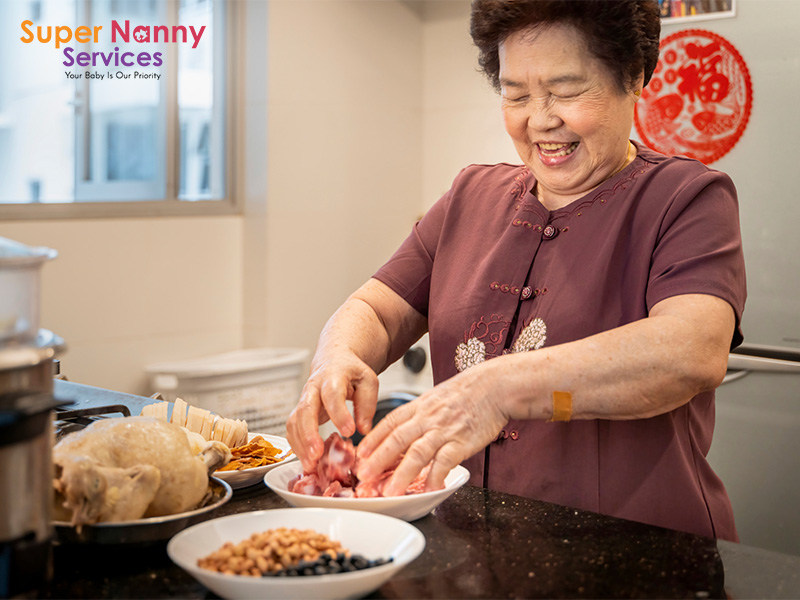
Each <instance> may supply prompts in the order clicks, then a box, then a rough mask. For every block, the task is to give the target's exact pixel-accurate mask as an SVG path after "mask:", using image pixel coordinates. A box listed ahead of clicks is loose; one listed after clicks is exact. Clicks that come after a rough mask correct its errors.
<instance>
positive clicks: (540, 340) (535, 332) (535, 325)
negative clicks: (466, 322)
mask: <svg viewBox="0 0 800 600" xmlns="http://www.w3.org/2000/svg"><path fill="white" fill-rule="evenodd" d="M492 317H493V318H492V321H491V323H492V324H494V325H497V324H506V325H507V322H506V321H503V320H502V317H500V318H498V316H497V315H492ZM488 330H489V328H488V327H486V323H485V322H484V320H483V318H481V320H480V321H479V322H478V323H475V324H473V325H472V327H471V328H470V330H469V332H468V333H467V335H465V336H464V337H465V338H467V336H468V335H469V334H473V335H472V337H469V338H468V339H466V341H464V342H462V343H460V344H459V345H458V346H457V347H456V355H455V363H456V369H457V370H458V372H459V373H460V372H461V371H465V370H466V369H469V368H470V367H474V366H475V365H477V364H478V363H482V362H484V361H485V360H486V358H487V352H486V344H484V343H483V341H481V340H480V339H479V338H478V337H476V336H475V335H474V334H475V333H476V332H483V335H484V336H485V337H487V338H489V339H492V340H493V341H497V340H496V339H495V337H496V334H497V332H496V331H493V332H492V333H493V334H494V335H491V336H490V335H487V334H488ZM501 332H505V328H503V329H502V330H501ZM546 340H547V325H546V324H545V322H544V321H543V320H542V319H540V318H539V317H536V318H535V319H533V320H532V321H531V322H530V323H528V324H527V325H526V326H525V327H524V328H523V330H522V331H521V332H520V334H519V337H518V338H517V339H516V341H515V342H514V345H513V346H511V348H509V349H508V350H505V351H503V354H506V353H511V352H527V351H528V350H538V349H539V348H541V347H542V346H544V343H545V341H546ZM492 356H494V354H492V353H489V358H491V357H492Z"/></svg>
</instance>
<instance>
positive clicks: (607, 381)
mask: <svg viewBox="0 0 800 600" xmlns="http://www.w3.org/2000/svg"><path fill="white" fill-rule="evenodd" d="M718 308H719V307H718V306H717V307H715V308H714V310H713V311H711V313H708V314H707V313H706V312H704V310H703V309H702V308H700V309H698V311H697V314H695V315H693V316H692V317H691V318H689V319H686V318H684V317H682V316H679V315H675V314H663V315H659V316H655V317H650V318H647V319H642V320H640V321H637V322H634V323H631V324H629V325H625V326H623V327H619V328H617V329H614V330H611V331H607V332H603V333H600V334H597V335H594V336H590V337H587V338H585V339H582V340H579V341H576V342H572V343H568V344H561V345H558V346H554V347H551V348H543V349H540V350H536V351H533V352H526V353H521V354H514V355H508V356H505V357H502V360H496V361H487V362H486V363H484V364H483V365H479V366H481V367H483V368H485V369H486V374H485V376H486V380H487V381H493V382H495V383H497V382H500V383H499V388H500V389H499V390H498V392H500V393H501V394H502V396H501V400H500V401H501V402H502V403H503V409H502V410H503V411H504V412H505V413H506V414H507V416H508V418H516V419H531V418H532V419H549V418H550V417H551V416H552V411H553V392H554V391H563V392H568V393H570V394H571V396H572V419H595V418H600V419H639V418H647V417H652V416H654V415H658V414H661V413H664V412H667V411H670V410H672V409H674V408H676V407H678V406H680V405H682V404H683V403H685V402H688V401H689V400H690V399H691V398H692V397H694V396H695V395H696V394H698V393H700V392H702V391H706V390H710V389H713V388H715V387H716V386H717V385H719V383H720V381H721V380H722V378H723V377H724V375H725V368H726V362H727V354H728V347H729V344H730V333H729V332H732V329H733V315H732V311H730V312H729V313H728V312H725V311H722V313H721V316H720V312H716V311H717V309H718ZM728 308H729V307H728ZM709 319H713V320H712V321H709ZM492 363H494V364H492ZM489 371H493V372H491V373H490V372H489ZM476 375H478V373H476Z"/></svg>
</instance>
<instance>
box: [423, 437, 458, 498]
mask: <svg viewBox="0 0 800 600" xmlns="http://www.w3.org/2000/svg"><path fill="white" fill-rule="evenodd" d="M466 458H469V456H462V451H459V448H458V447H457V446H456V445H455V444H445V445H444V446H442V447H441V448H439V451H438V452H437V453H436V456H434V457H433V464H432V465H431V470H430V472H429V473H428V479H427V480H426V482H425V491H426V492H432V491H434V490H441V489H442V488H444V483H445V479H447V476H448V475H449V474H450V471H452V470H453V469H454V468H455V467H457V466H458V465H460V464H461V462H462V461H463V460H464V459H466Z"/></svg>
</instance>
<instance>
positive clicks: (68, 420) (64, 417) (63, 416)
mask: <svg viewBox="0 0 800 600" xmlns="http://www.w3.org/2000/svg"><path fill="white" fill-rule="evenodd" d="M120 414H121V415H122V416H123V417H130V416H131V411H130V409H129V408H128V407H127V406H125V405H124V404H109V405H108V406H94V407H91V408H78V409H72V410H70V409H68V408H67V409H63V408H56V409H55V410H54V418H55V428H56V439H61V438H62V437H64V436H65V435H67V434H68V433H72V432H73V431H80V430H81V429H83V428H85V427H87V426H89V425H91V424H92V423H93V422H94V421H98V420H100V419H107V418H108V417H111V416H118V415H120Z"/></svg>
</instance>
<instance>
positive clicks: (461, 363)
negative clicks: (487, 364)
mask: <svg viewBox="0 0 800 600" xmlns="http://www.w3.org/2000/svg"><path fill="white" fill-rule="evenodd" d="M485 360H486V344H484V343H483V342H482V341H480V340H479V339H478V338H475V337H474V338H470V339H469V340H467V343H466V344H465V343H463V342H462V343H460V344H459V345H458V347H457V348H456V369H458V372H459V373H460V372H461V371H464V370H466V369H469V368H470V367H474V366H475V365H477V364H478V363H482V362H483V361H485Z"/></svg>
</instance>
